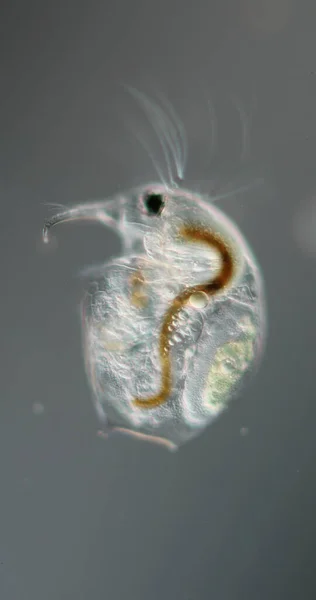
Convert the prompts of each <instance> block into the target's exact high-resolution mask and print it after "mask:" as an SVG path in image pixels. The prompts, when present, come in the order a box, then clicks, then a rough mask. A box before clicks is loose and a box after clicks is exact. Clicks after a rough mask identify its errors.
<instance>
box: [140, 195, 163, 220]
mask: <svg viewBox="0 0 316 600" xmlns="http://www.w3.org/2000/svg"><path fill="white" fill-rule="evenodd" d="M144 206H145V208H146V211H147V214H148V215H150V216H154V215H160V214H161V213H162V210H163V207H164V206H165V201H164V198H163V195H162V194H147V195H146V196H145V197H144Z"/></svg>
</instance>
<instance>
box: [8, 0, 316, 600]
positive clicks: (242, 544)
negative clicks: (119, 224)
mask: <svg viewBox="0 0 316 600" xmlns="http://www.w3.org/2000/svg"><path fill="white" fill-rule="evenodd" d="M315 29H316V9H315V6H314V4H313V3H312V2H311V1H310V2H305V1H300V2H298V1H297V2H295V0H213V1H211V0H209V1H206V0H195V1H194V2H191V1H190V0H186V1H184V2H181V1H180V0H169V1H167V0H162V1H161V2H150V1H148V0H147V1H145V0H133V1H132V2H128V0H125V1H124V2H122V1H119V0H107V1H105V2H101V1H97V0H90V1H89V2H87V1H86V2H85V1H83V0H77V1H74V0H73V1H71V0H69V1H67V0H64V1H63V2H62V1H61V0H55V2H48V1H46V2H43V1H41V2H40V1H36V0H29V1H28V2H23V1H22V0H15V1H13V0H11V1H9V0H7V1H6V0H3V1H2V3H1V9H0V30H1V31H0V48H1V50H0V64H1V79H0V81H1V112H0V121H1V126H0V131H1V137H0V194H1V195H0V198H1V221H0V243H1V253H0V257H1V277H2V283H3V285H2V294H1V314H0V320H1V338H0V340H1V341H0V344H1V379H0V381H1V384H0V385H1V396H0V399H1V402H0V478H1V479H0V484H1V487H0V509H1V510H0V598H1V600H44V599H45V600H57V599H58V600H59V599H60V600H66V599H67V600H68V599H76V600H86V599H89V600H99V599H104V598H106V599H108V600H125V598H126V599H127V598H128V599H129V600H130V599H134V598H135V599H137V600H158V599H159V600H161V599H162V598H163V599H164V600H171V599H172V600H175V599H181V600H204V599H207V600H209V599H210V598H212V599H216V600H245V599H248V598H249V599H251V600H261V599H262V600H263V599H264V600H266V599H267V598H269V600H274V599H278V600H279V599H283V598H286V599H287V600H289V599H292V598H301V597H302V596H303V597H304V599H306V598H315V597H316V576H315V556H316V552H315V545H316V543H315V535H316V518H315V504H316V481H315V451H316V436H315V426H316V402H315V401H316V383H315V360H316V351H315V335H316V322H315V300H316V274H315V266H316V170H315V164H316V102H315V100H316V36H315ZM122 84H127V85H132V86H134V87H136V88H137V89H140V90H141V91H143V92H145V93H149V94H151V95H152V92H153V90H154V91H155V90H156V91H158V92H159V93H162V94H164V95H165V96H166V97H167V98H168V99H169V100H170V101H171V102H172V103H173V105H174V107H175V110H176V111H177V113H178V114H179V116H180V117H181V119H182V120H183V122H184V124H185V127H186V129H187V133H188V138H189V144H188V151H189V160H188V168H187V170H186V182H187V184H188V186H189V187H194V186H195V188H194V189H203V191H205V192H207V191H208V192H213V193H217V192H218V191H221V190H222V191H224V193H223V195H224V196H225V197H224V198H223V199H222V200H221V201H220V206H221V207H222V208H223V209H224V210H225V211H226V212H227V213H228V214H229V215H230V216H231V217H232V218H233V219H234V220H235V221H236V222H237V223H238V224H239V225H240V227H241V228H242V230H243V232H244V234H245V236H246V238H247V239H248V241H249V242H250V244H251V245H252V246H253V248H254V250H255V253H256V255H257V258H258V261H259V263H260V265H261V267H262V271H263V274H264V277H265V281H266V291H267V301H268V308H269V335H268V343H267V349H266V354H265V357H264V360H263V363H262V366H261V369H260V371H259V373H258V374H257V376H256V377H255V378H254V380H253V382H252V384H251V385H250V386H249V387H248V388H246V389H245V390H244V392H243V393H242V394H241V396H240V398H239V399H238V400H237V401H236V402H234V403H233V405H232V406H231V408H230V410H229V411H227V413H226V414H225V415H224V416H223V417H221V418H220V419H219V420H218V421H217V422H216V423H215V424H214V425H213V426H212V427H210V428H209V429H207V430H206V431H205V432H204V433H203V435H201V436H200V437H198V438H197V439H196V440H194V441H193V442H191V443H189V444H187V445H185V446H184V447H182V448H181V449H180V450H179V452H176V453H173V454H171V453H169V452H168V451H166V450H165V449H163V448H161V447H159V446H154V445H150V444H147V443H142V442H139V441H135V440H134V439H132V438H128V437H123V436H122V437H120V436H114V437H113V438H112V439H110V440H108V441H106V440H104V439H103V438H102V436H100V435H98V429H99V424H98V422H97V418H96V415H95V413H94V410H93V406H92V402H91V397H90V391H89V388H88V384H87V381H86V378H85V374H84V370H83V361H82V352H81V338H80V326H79V317H78V303H79V301H80V298H81V294H82V282H81V281H80V279H79V278H78V277H77V274H78V272H79V270H80V269H81V268H82V267H83V266H86V265H89V264H91V263H94V262H100V261H103V260H106V259H107V258H109V257H110V256H112V255H114V254H116V253H117V252H118V251H119V247H120V246H119V240H118V239H117V238H116V237H115V236H114V234H112V233H111V232H109V231H107V230H106V229H103V228H101V227H100V226H96V225H87V224H86V225H78V226H72V225H68V226H65V227H62V228H60V229H59V230H57V231H56V235H57V238H56V243H52V244H50V245H49V246H45V247H44V246H43V244H42V242H41V228H42V225H43V221H44V219H45V218H46V217H47V216H49V215H50V214H52V208H51V207H50V206H47V203H60V204H62V205H70V204H72V203H77V202H80V201H86V200H88V199H92V198H103V197H106V196H108V195H110V194H113V193H114V192H117V191H119V190H124V189H126V188H129V187H130V186H132V185H136V184H139V183H142V182H144V181H151V180H153V179H156V174H155V171H154V168H153V165H152V163H151V162H150V159H149V157H148V155H147V154H146V152H145V151H144V149H143V148H142V146H141V144H140V143H139V141H138V140H137V135H135V132H136V134H137V132H138V133H141V134H143V135H145V136H147V135H148V136H152V137H151V138H150V140H151V141H150V143H152V144H153V146H152V147H153V148H154V147H155V144H156V146H157V148H156V149H157V152H158V154H157V156H158V161H160V160H162V158H161V157H160V156H159V147H158V145H157V140H155V137H154V136H153V134H152V132H151V128H150V124H149V123H148V121H146V118H145V116H144V114H142V113H141V111H140V109H139V107H137V105H136V104H135V101H134V100H133V99H132V97H131V96H129V95H128V94H127V92H126V90H125V89H124V87H123V86H122ZM250 183H253V184H254V185H252V186H250V187H249V189H248V191H243V192H239V193H235V194H234V193H233V192H234V191H236V189H237V188H239V187H242V186H243V185H245V184H246V185H248V184H250ZM45 204H46V206H45Z"/></svg>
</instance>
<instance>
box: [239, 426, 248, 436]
mask: <svg viewBox="0 0 316 600" xmlns="http://www.w3.org/2000/svg"><path fill="white" fill-rule="evenodd" d="M248 433H249V428H248V427H241V428H240V435H242V436H243V437H245V436H246V435H248Z"/></svg>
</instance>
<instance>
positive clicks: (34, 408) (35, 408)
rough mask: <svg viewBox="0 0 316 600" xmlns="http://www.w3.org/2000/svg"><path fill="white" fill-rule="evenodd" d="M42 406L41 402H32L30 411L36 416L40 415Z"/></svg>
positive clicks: (42, 410) (42, 409)
mask: <svg viewBox="0 0 316 600" xmlns="http://www.w3.org/2000/svg"><path fill="white" fill-rule="evenodd" d="M44 410H45V409H44V406H43V404H41V402H34V403H33V406H32V412H33V414H34V415H36V416H38V415H42V414H43V412H44Z"/></svg>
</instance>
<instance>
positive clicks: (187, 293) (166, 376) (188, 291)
mask: <svg viewBox="0 0 316 600" xmlns="http://www.w3.org/2000/svg"><path fill="white" fill-rule="evenodd" d="M180 237H182V238H183V239H184V240H185V241H187V242H189V243H200V244H206V245H207V246H209V247H210V248H212V250H216V251H217V252H218V254H219V255H220V259H221V266H220V269H219V272H218V273H217V274H216V275H215V277H213V279H211V280H208V281H206V282H205V283H201V284H199V285H195V286H191V287H186V288H184V289H183V290H182V292H180V294H178V296H176V297H175V299H174V300H173V302H172V304H171V305H170V307H169V308H168V310H167V312H166V314H165V317H164V320H163V324H162V328H161V333H160V340H159V356H160V361H161V387H160V391H159V392H158V394H157V395H155V396H151V397H149V398H135V399H134V400H133V404H134V405H135V406H137V407H139V408H142V409H148V408H155V407H157V406H160V405H162V404H164V403H165V402H167V401H168V398H169V397H170V393H171V388H172V372H171V360H170V345H169V337H170V335H171V332H172V329H173V323H174V321H175V319H176V317H177V316H178V314H179V312H180V311H181V309H182V308H183V307H184V306H185V305H186V303H187V302H188V301H189V299H190V297H191V296H192V294H197V293H201V292H204V293H205V294H206V295H207V296H208V297H209V298H210V297H211V296H215V295H216V294H219V293H220V292H221V291H223V289H224V288H226V287H227V286H228V285H229V284H230V283H231V281H232V278H233V275H234V272H235V262H236V261H235V259H234V254H233V251H232V250H231V249H230V248H229V247H228V245H227V244H226V242H225V241H224V240H223V239H222V237H221V236H220V235H219V234H218V233H214V232H212V231H209V230H208V229H204V228H203V227H200V226H197V225H191V224H189V225H184V226H183V227H182V228H181V230H180Z"/></svg>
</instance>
